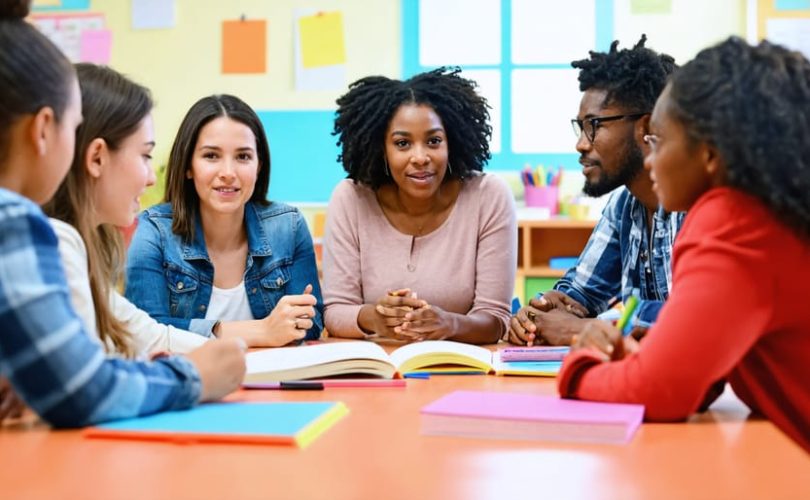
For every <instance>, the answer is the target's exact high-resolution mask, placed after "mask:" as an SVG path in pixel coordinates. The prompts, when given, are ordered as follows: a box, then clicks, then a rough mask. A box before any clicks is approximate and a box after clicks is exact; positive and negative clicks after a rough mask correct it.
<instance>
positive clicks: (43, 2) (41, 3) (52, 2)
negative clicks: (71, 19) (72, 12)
mask: <svg viewBox="0 0 810 500" xmlns="http://www.w3.org/2000/svg"><path fill="white" fill-rule="evenodd" d="M33 6H34V7H61V6H62V0H34V2H33Z"/></svg>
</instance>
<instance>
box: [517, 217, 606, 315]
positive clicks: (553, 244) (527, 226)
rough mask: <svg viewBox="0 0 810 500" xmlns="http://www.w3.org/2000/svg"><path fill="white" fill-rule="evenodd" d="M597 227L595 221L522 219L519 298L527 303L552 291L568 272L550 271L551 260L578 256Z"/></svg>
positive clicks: (560, 270)
mask: <svg viewBox="0 0 810 500" xmlns="http://www.w3.org/2000/svg"><path fill="white" fill-rule="evenodd" d="M595 225H596V221H594V220H569V219H563V218H558V219H519V220H518V275H517V283H516V287H515V291H516V295H517V296H518V297H521V300H523V301H524V303H525V302H528V299H529V298H530V297H533V296H534V295H535V294H536V293H537V292H538V291H545V290H548V289H549V288H551V286H552V285H553V284H554V282H555V281H556V280H557V279H559V278H560V277H562V276H563V274H565V271H566V269H552V268H551V267H549V261H550V260H551V258H552V257H576V256H579V254H580V253H582V249H583V248H585V244H586V243H587V242H588V238H590V236H591V232H592V231H593V228H594V226H595Z"/></svg>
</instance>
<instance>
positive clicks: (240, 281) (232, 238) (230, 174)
mask: <svg viewBox="0 0 810 500" xmlns="http://www.w3.org/2000/svg"><path fill="white" fill-rule="evenodd" d="M269 184H270V151H269V147H268V145H267V137H266V136H265V133H264V128H263V127H262V124H261V122H260V121H259V118H258V116H256V113H255V112H254V111H253V110H252V109H251V108H250V107H249V106H248V105H247V104H245V103H244V102H243V101H241V100H240V99H239V98H237V97H233V96H229V95H215V96H209V97H205V98H203V99H200V100H199V101H197V103H195V104H194V105H193V106H192V107H191V109H190V110H189V112H188V113H187V114H186V116H185V118H184V119H183V123H182V124H181V125H180V130H179V131H178V134H177V137H176V139H175V142H174V145H173V146H172V151H171V154H170V157H169V166H168V171H167V178H166V200H165V201H166V203H163V204H160V205H157V206H154V207H152V208H150V209H147V210H146V211H144V212H143V213H142V214H141V215H140V217H139V218H138V228H137V230H136V231H135V234H134V236H133V238H132V242H131V244H130V247H129V254H128V257H127V267H126V269H127V283H126V296H127V298H128V299H129V300H131V301H132V302H133V303H134V304H135V305H136V306H138V307H140V308H141V309H143V310H145V311H147V312H148V313H149V314H150V315H151V316H152V317H153V318H155V319H157V320H158V321H161V322H163V323H168V324H170V325H173V326H176V327H178V328H183V329H186V330H190V331H192V332H195V333H198V334H201V335H204V336H212V335H213V336H217V337H231V336H234V335H236V334H237V333H238V334H239V336H241V337H243V338H247V340H248V344H249V345H251V346H280V345H286V344H288V343H290V342H293V341H296V340H300V339H303V338H307V339H317V338H318V337H319V336H320V333H321V330H322V328H323V320H322V317H321V312H322V299H321V290H320V285H319V283H318V271H317V268H316V265H315V253H314V251H313V247H312V238H311V237H310V233H309V230H308V229H307V225H306V222H305V221H304V218H303V216H302V215H301V213H300V212H299V211H298V209H296V208H294V207H290V206H288V205H284V204H281V203H277V202H270V201H267V189H268V187H269Z"/></svg>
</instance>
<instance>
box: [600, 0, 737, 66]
mask: <svg viewBox="0 0 810 500" xmlns="http://www.w3.org/2000/svg"><path fill="white" fill-rule="evenodd" d="M630 5H631V0H614V15H613V22H614V38H615V39H618V40H620V41H621V45H620V47H627V46H631V45H633V44H635V43H636V42H637V41H638V39H639V38H640V37H641V34H642V33H646V34H647V38H648V42H647V44H648V46H649V47H650V48H652V49H654V50H656V51H657V52H664V53H667V54H670V55H671V56H672V57H674V58H675V61H676V62H677V63H678V64H683V63H685V62H687V61H689V60H690V59H692V58H693V57H695V56H696V55H697V53H698V52H699V51H700V50H701V49H704V48H706V47H708V46H710V45H714V44H716V43H718V42H720V41H723V40H725V39H726V38H728V37H729V36H731V35H738V36H742V37H745V27H746V24H745V23H746V0H671V6H672V7H671V11H670V12H669V13H668V14H645V15H633V14H632V13H631V8H630Z"/></svg>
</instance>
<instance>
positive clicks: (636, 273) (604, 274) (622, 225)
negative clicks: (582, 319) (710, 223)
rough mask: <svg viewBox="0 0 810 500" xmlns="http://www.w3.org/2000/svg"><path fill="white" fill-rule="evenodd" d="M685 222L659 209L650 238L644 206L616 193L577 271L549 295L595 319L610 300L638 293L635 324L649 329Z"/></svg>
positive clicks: (677, 214) (666, 289)
mask: <svg viewBox="0 0 810 500" xmlns="http://www.w3.org/2000/svg"><path fill="white" fill-rule="evenodd" d="M685 216H686V213H685V212H674V213H668V212H665V211H664V210H663V209H661V208H659V209H658V211H656V213H655V214H654V215H653V221H652V223H653V227H654V231H653V232H652V237H650V232H649V231H648V230H647V224H648V223H647V213H646V210H645V208H644V205H642V204H641V202H640V201H638V199H637V198H636V197H635V196H633V195H632V194H630V191H628V190H627V188H625V187H621V188H619V189H618V190H617V191H615V192H614V193H613V194H611V197H610V200H609V201H608V204H607V205H606V206H605V209H604V210H603V211H602V218H601V219H600V220H599V222H598V223H597V225H596V227H595V228H594V230H593V233H592V234H591V237H590V239H589V240H588V244H587V245H586V246H585V250H583V252H582V254H581V255H580V256H579V260H578V261H577V265H576V266H575V267H572V268H571V269H569V270H568V272H567V273H565V276H563V277H562V278H561V279H560V280H559V281H558V282H557V283H556V284H555V285H554V289H555V290H559V291H561V292H563V293H565V294H567V295H569V296H570V297H571V298H573V299H575V300H577V301H578V302H580V303H581V304H582V305H584V306H585V307H587V308H588V311H590V313H591V314H592V315H594V316H595V315H597V314H599V313H601V312H604V311H605V310H606V309H607V304H608V302H609V301H610V299H612V298H613V297H616V296H619V297H620V298H621V299H622V300H623V301H626V300H627V298H628V297H629V296H630V295H631V294H632V292H633V289H638V290H639V293H640V299H641V302H640V306H639V308H638V312H637V318H636V324H639V325H643V326H649V325H650V324H651V323H653V322H654V321H655V318H656V317H657V316H658V311H659V310H660V309H661V306H662V305H663V303H664V301H665V300H666V299H667V297H669V290H670V288H671V286H672V244H673V243H674V241H675V235H676V234H677V233H678V231H679V230H680V228H681V225H682V224H683V219H684V217H685Z"/></svg>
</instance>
